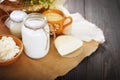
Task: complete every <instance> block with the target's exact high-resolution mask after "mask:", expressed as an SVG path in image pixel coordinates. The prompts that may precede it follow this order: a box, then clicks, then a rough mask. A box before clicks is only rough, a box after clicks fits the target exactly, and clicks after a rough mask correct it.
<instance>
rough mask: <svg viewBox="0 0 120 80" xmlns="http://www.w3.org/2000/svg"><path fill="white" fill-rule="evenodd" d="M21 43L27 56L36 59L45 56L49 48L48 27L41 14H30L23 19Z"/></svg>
mask: <svg viewBox="0 0 120 80" xmlns="http://www.w3.org/2000/svg"><path fill="white" fill-rule="evenodd" d="M22 41H23V44H24V48H25V53H26V55H27V56H29V57H31V58H35V59H37V58H42V57H44V56H45V55H47V53H48V51H49V48H50V47H49V46H50V35H49V26H48V24H47V22H46V18H45V17H44V16H43V15H42V14H39V13H31V14H29V15H28V16H27V17H26V18H25V20H24V22H23V26H22Z"/></svg>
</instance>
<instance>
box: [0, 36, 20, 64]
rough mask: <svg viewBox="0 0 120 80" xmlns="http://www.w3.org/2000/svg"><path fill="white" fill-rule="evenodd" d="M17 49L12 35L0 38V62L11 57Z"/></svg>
mask: <svg viewBox="0 0 120 80" xmlns="http://www.w3.org/2000/svg"><path fill="white" fill-rule="evenodd" d="M19 51H20V50H19V47H18V46H17V45H16V43H15V42H14V40H13V38H12V37H6V36H3V37H2V38H1V39H0V62H4V61H6V60H9V59H11V58H13V57H14V56H15V55H16V54H17V53H18V52H19Z"/></svg>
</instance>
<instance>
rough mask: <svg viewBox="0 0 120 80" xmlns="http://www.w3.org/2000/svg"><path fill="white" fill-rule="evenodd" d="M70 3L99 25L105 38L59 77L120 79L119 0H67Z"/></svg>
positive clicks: (68, 79) (73, 9) (67, 79)
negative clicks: (91, 53) (89, 53)
mask: <svg viewBox="0 0 120 80" xmlns="http://www.w3.org/2000/svg"><path fill="white" fill-rule="evenodd" d="M67 7H68V10H69V11H70V12H71V13H74V12H80V13H81V14H82V15H83V16H84V18H86V19H87V20H89V21H91V22H92V23H95V24H96V25H97V26H99V27H100V28H101V29H102V30H103V31H104V34H105V38H106V42H105V43H104V44H103V45H101V46H100V47H99V49H98V50H97V51H96V52H95V53H94V54H93V55H91V56H90V57H87V58H86V59H84V60H83V61H82V63H80V64H79V65H78V66H77V67H76V68H74V69H73V70H72V71H70V72H69V73H68V74H66V75H65V76H63V77H59V78H57V79H56V80H120V0H67Z"/></svg>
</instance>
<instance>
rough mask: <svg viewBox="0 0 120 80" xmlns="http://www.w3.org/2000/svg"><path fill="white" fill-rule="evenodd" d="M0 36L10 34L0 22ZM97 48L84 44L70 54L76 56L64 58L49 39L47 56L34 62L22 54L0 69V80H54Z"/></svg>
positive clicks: (96, 45)
mask: <svg viewBox="0 0 120 80" xmlns="http://www.w3.org/2000/svg"><path fill="white" fill-rule="evenodd" d="M0 34H10V32H9V29H8V28H7V27H6V26H5V25H4V24H3V23H2V22H0ZM98 46H99V43H98V42H95V41H91V42H89V43H86V42H84V45H83V47H82V48H80V49H79V50H77V51H75V52H73V53H72V56H74V55H76V54H79V55H78V56H76V57H73V58H66V57H61V56H60V55H59V54H58V52H57V50H56V49H55V47H54V45H53V39H52V38H51V45H50V50H49V53H48V55H47V56H45V57H44V58H41V59H37V60H35V59H31V58H29V57H27V56H26V55H25V53H24V52H23V53H22V55H21V57H20V58H19V59H18V60H17V61H16V62H15V63H13V64H11V65H9V66H6V67H0V80H54V79H55V78H56V77H58V76H63V75H65V74H66V73H68V72H69V71H70V70H72V69H73V68H75V67H76V66H77V65H78V64H79V63H80V62H81V61H82V60H83V59H84V58H85V57H87V56H89V55H91V54H92V53H93V52H94V51H95V50H96V49H97V48H98ZM68 56H69V55H68ZM70 56H71V55H70Z"/></svg>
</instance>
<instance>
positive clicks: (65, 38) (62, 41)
mask: <svg viewBox="0 0 120 80" xmlns="http://www.w3.org/2000/svg"><path fill="white" fill-rule="evenodd" d="M54 44H55V47H56V49H57V51H58V53H59V54H60V55H61V56H64V55H67V54H70V53H71V52H73V51H75V50H77V49H79V48H80V47H81V46H82V45H83V42H82V41H81V40H80V39H78V38H76V37H74V36H71V35H62V36H59V37H57V38H56V39H55V41H54Z"/></svg>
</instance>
